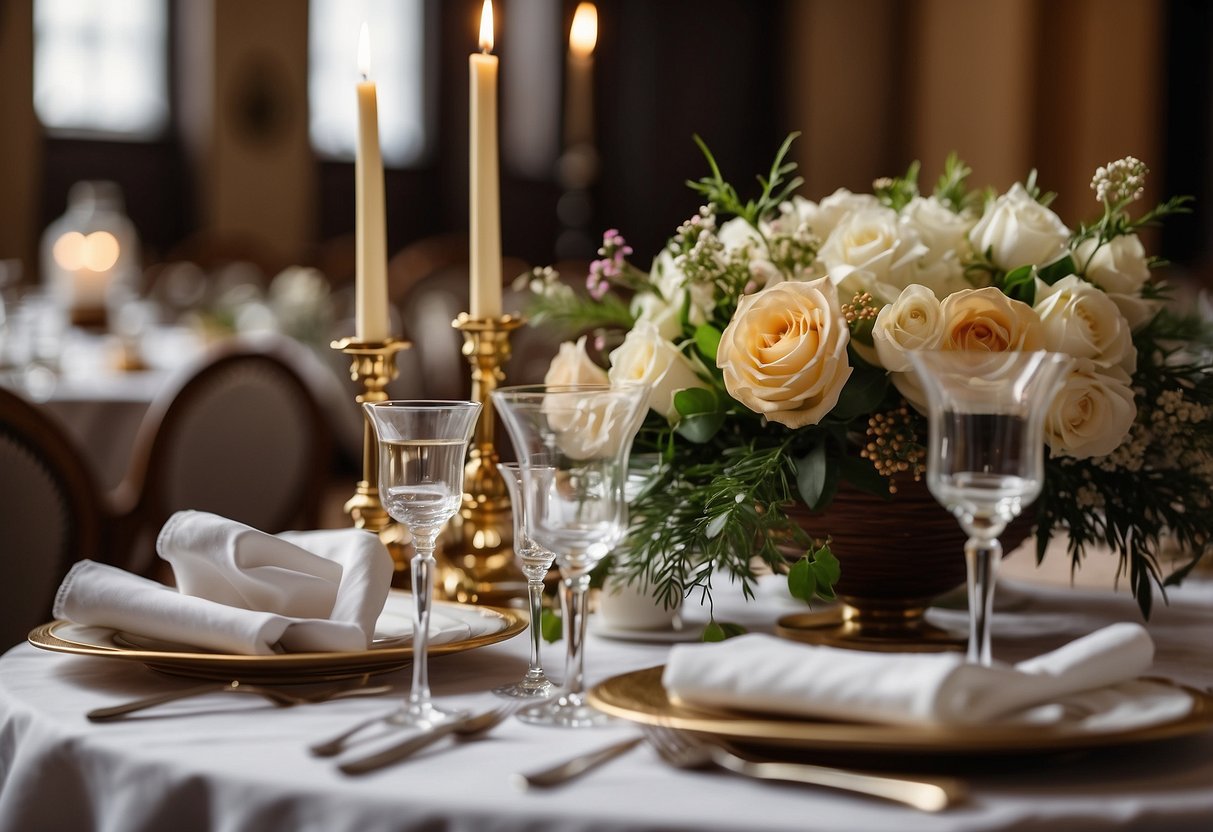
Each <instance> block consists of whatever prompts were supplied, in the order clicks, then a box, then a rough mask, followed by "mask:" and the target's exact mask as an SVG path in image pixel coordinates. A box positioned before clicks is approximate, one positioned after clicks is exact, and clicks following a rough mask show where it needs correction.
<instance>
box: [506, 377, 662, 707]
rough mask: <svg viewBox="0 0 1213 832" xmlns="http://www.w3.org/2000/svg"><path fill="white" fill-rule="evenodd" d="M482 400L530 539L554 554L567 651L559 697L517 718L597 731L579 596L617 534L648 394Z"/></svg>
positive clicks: (545, 393)
mask: <svg viewBox="0 0 1213 832" xmlns="http://www.w3.org/2000/svg"><path fill="white" fill-rule="evenodd" d="M492 395H493V401H494V402H495V403H496V405H497V407H498V411H499V412H500V413H501V415H502V418H503V419H504V421H505V426H506V429H507V430H508V431H509V434H510V438H511V439H512V440H513V442H514V448H515V450H516V451H517V452H518V460H519V462H520V463H521V467H522V479H523V485H524V487H525V490H526V495H525V501H526V503H527V520H528V523H529V526H530V534H531V537H532V538H533V539H534V540H535V542H536V543H538V544H539V545H540V546H543V547H544V548H546V549H550V550H551V551H553V552H555V553H556V563H557V564H558V565H559V567H560V576H561V589H562V592H561V600H562V602H563V609H564V637H565V644H566V645H567V650H568V652H567V654H566V662H565V681H564V686H563V687H562V688H561V689H560V692H559V694H558V695H556V696H555V697H553V698H552V699H549V700H547V701H546V702H543V703H540V704H537V705H533V706H530V707H528V708H526V709H524V710H523V711H521V712H519V715H518V716H519V718H520V719H522V720H524V721H526V722H531V723H538V724H543V725H561V726H565V727H571V728H583V727H588V726H593V725H598V724H601V723H603V722H605V721H607V719H608V717H607V716H606V715H605V714H602V713H600V712H598V711H595V710H594V709H593V708H591V707H590V706H589V705H587V704H586V702H585V677H584V670H585V661H584V659H585V656H584V652H583V647H584V644H585V623H586V613H587V610H586V593H587V591H588V590H589V586H590V571H591V570H592V569H593V568H594V567H595V566H596V565H597V564H598V562H599V561H600V560H602V558H603V557H604V556H605V555H606V554H607V553H609V552H610V551H611V550H612V549H613V548H614V547H615V544H616V543H618V542H619V540H620V539H622V537H623V535H624V533H625V532H626V531H627V499H626V497H625V494H624V486H625V483H626V480H627V470H628V453H629V451H630V450H631V446H632V439H633V438H634V437H635V436H636V431H637V430H639V428H640V422H641V420H642V419H643V418H644V414H645V409H646V406H647V403H648V395H649V388H648V387H646V386H645V385H640V384H627V385H616V386H611V385H605V384H586V385H567V386H546V385H534V386H529V387H503V388H501V389H499V390H495V391H493V394H492Z"/></svg>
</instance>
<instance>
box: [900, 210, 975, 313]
mask: <svg viewBox="0 0 1213 832" xmlns="http://www.w3.org/2000/svg"><path fill="white" fill-rule="evenodd" d="M901 221H902V223H903V224H905V225H907V226H909V227H910V228H911V229H912V230H913V231H914V233H915V234H916V235H917V236H918V239H919V240H921V241H922V244H923V245H924V246H925V251H924V252H923V254H922V256H921V257H920V258H919V259H918V262H917V263H916V264H915V265H916V267H917V272H916V273H915V276H914V281H915V282H916V283H920V284H922V285H924V286H927V287H929V288H930V289H931V290H932V291H933V292H935V296H936V297H938V298H943V297H947V296H948V295H950V294H952V293H953V292H958V291H960V290H961V289H968V288H971V287H970V285H969V283H968V281H966V280H965V275H964V265H963V261H964V258H965V255H966V254H967V253H968V251H969V249H970V246H969V238H968V234H969V229H971V228H972V227H973V222H974V221H973V218H972V217H968V216H965V215H963V214H957V213H956V212H955V211H953V210H952V209H950V208H948V207H947V206H946V205H944V204H943V203H942V202H940V201H939V200H938V199H936V198H935V197H933V196H931V197H925V198H924V197H920V196H916V197H914V198H913V199H912V200H910V203H909V204H908V205H907V206H906V207H905V208H903V209H902V211H901Z"/></svg>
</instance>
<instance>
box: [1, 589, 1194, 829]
mask: <svg viewBox="0 0 1213 832" xmlns="http://www.w3.org/2000/svg"><path fill="white" fill-rule="evenodd" d="M721 586H722V587H723V584H721ZM1013 589H1015V590H1016V591H1017V592H1018V596H1017V597H1018V600H1019V603H1017V604H1016V605H1014V608H1013V609H1011V610H1009V611H1006V612H1001V613H996V614H995V617H994V621H993V626H994V650H995V656H996V658H999V659H1001V660H1004V661H1010V662H1016V661H1021V660H1023V659H1026V658H1029V657H1030V656H1033V655H1038V654H1040V653H1043V652H1046V651H1048V650H1052V649H1055V648H1057V647H1058V646H1060V645H1062V644H1064V643H1066V642H1068V641H1072V640H1073V639H1075V638H1077V637H1078V636H1081V635H1083V634H1085V633H1088V632H1091V631H1093V630H1095V629H1098V628H1099V627H1102V626H1105V625H1107V624H1110V623H1113V622H1116V621H1124V620H1137V615H1136V613H1135V609H1136V607H1135V605H1134V604H1133V602H1132V600H1131V599H1129V598H1127V597H1123V596H1120V597H1116V596H1112V595H1111V594H1110V593H1105V592H1081V591H1071V590H1064V589H1039V588H1030V589H1025V587H1024V586H1023V585H1022V584H1021V585H1018V586H1015V587H1013ZM718 594H719V595H723V594H724V589H721V590H718ZM694 611H695V610H691V611H689V612H688V614H690V613H691V612H694ZM786 611H787V608H786V607H782V608H780V607H774V606H768V607H766V608H765V610H764V609H760V608H756V607H754V606H751V607H748V608H744V607H739V605H736V604H732V603H730V602H728V601H726V600H725V599H723V598H718V601H717V616H718V617H719V618H721V619H724V620H732V621H738V622H741V623H746V624H749V625H754V626H757V625H759V624H761V622H764V621H765V622H766V623H767V624H768V625H769V624H770V623H772V622H773V621H774V619H775V618H776V617H777V616H778V615H779V614H781V613H783V612H786ZM932 617H933V619H935V620H936V621H937V622H940V621H943V622H944V623H948V624H953V625H954V624H957V623H960V622H962V621H963V615H961V614H959V613H950V612H943V613H938V614H937V613H934V612H933V613H932ZM1148 628H1149V631H1150V634H1151V636H1152V638H1153V639H1154V641H1155V644H1156V645H1157V653H1156V656H1155V664H1154V668H1153V671H1152V672H1153V673H1155V674H1156V675H1160V676H1165V677H1169V678H1173V679H1176V680H1178V681H1181V682H1184V683H1187V684H1191V685H1193V686H1197V687H1201V688H1205V687H1208V686H1210V685H1213V657H1211V656H1210V650H1211V649H1213V648H1211V647H1210V645H1213V584H1207V583H1206V584H1204V585H1200V586H1193V587H1191V588H1184V589H1182V590H1180V591H1178V592H1173V593H1172V598H1171V606H1170V607H1164V606H1161V605H1160V606H1157V607H1156V609H1155V613H1154V616H1153V620H1152V621H1151V622H1150V623H1149V625H1148ZM668 650H669V648H668V646H664V645H646V644H635V643H623V642H613V641H607V640H605V639H602V638H598V637H595V636H594V635H591V636H590V638H589V641H588V644H587V647H586V659H587V670H588V674H589V679H588V681H589V682H591V683H593V682H595V681H597V680H600V679H603V678H606V677H607V676H611V675H614V674H617V673H621V672H625V671H628V670H632V669H637V668H641V667H648V666H652V665H656V664H660V663H662V662H664V661H665V658H666V655H667V653H668ZM526 651H527V646H526V640H525V638H522V637H519V638H515V639H513V640H511V641H508V642H505V643H502V644H499V645H494V646H492V647H488V648H484V649H481V650H476V651H471V652H468V653H464V654H460V655H454V656H446V657H440V658H436V659H435V660H434V662H433V663H432V665H431V668H430V671H431V673H430V675H431V682H432V684H433V686H434V692H435V695H436V696H437V697H438V698H439V699H440V700H441V701H443V702H446V703H450V704H456V705H462V706H466V707H474V708H483V707H488V706H492V705H493V704H496V703H497V702H498V701H500V700H495V699H494V698H493V697H492V696H491V695H490V694H488V693H485V691H486V690H487V689H489V688H491V687H492V686H494V685H497V684H500V683H503V682H508V681H512V680H514V679H515V678H517V677H518V676H519V675H520V674H521V673H522V671H523V670H524V669H525V666H526ZM562 651H563V645H555V646H549V647H547V648H546V650H545V653H544V658H545V662H546V663H547V664H548V665H549V666H550V667H551V668H552V669H553V670H554V671H559V669H560V667H561V656H562ZM383 678H386V679H389V680H391V681H392V682H394V683H396V684H397V685H398V686H399V687H400V689H401V690H402V691H403V690H406V689H407V685H408V671H407V670H405V671H398V672H396V673H393V674H390V675H388V676H386V677H383ZM192 684H194V682H192V681H189V680H173V679H169V678H166V677H162V676H157V675H156V674H153V673H151V672H149V671H147V670H144V669H143V668H141V667H139V666H137V665H133V664H131V665H128V664H126V663H124V662H114V661H106V660H102V659H92V658H79V657H72V656H59V655H53V654H49V653H45V652H43V651H40V650H37V649H36V648H33V647H30V646H28V645H27V646H21V647H18V648H16V649H14V650H12V651H11V652H9V653H8V654H7V655H6V656H5V657H4V658H3V659H0V772H2V773H3V783H2V785H0V829H4V830H9V829H12V830H18V829H20V830H27V829H30V830H33V829H99V830H123V832H144V830H159V829H173V830H180V832H191V830H204V829H223V830H257V832H274V831H275V830H292V832H295V831H296V830H326V832H328V831H329V830H334V831H339V830H360V832H363V831H365V832H378V831H379V830H385V831H386V830H427V832H428V830H451V832H481V831H482V830H491V831H492V832H512V830H552V832H556V830H559V832H615V831H616V830H620V832H621V831H622V830H654V831H656V830H662V832H666V831H667V830H696V832H716V831H717V830H719V831H720V832H724V830H729V832H734V830H743V829H744V830H757V831H759V832H765V831H766V830H771V832H774V830H788V832H792V831H793V830H794V831H795V832H813V831H814V830H847V832H865V831H866V830H872V832H876V830H879V832H887V830H890V829H895V830H897V832H918V830H930V831H931V832H951V830H957V831H958V832H959V830H1012V829H1014V830H1020V829H1032V830H1034V832H1036V831H1039V830H1065V831H1066V832H1068V830H1078V829H1081V830H1084V832H1085V831H1086V830H1105V829H1106V830H1163V832H1185V831H1186V830H1192V832H1197V830H1200V832H1207V830H1209V829H1213V789H1211V788H1210V783H1213V735H1210V734H1205V735H1202V736H1200V737H1194V738H1190V739H1188V740H1185V741H1182V742H1178V743H1163V744H1158V745H1148V746H1138V747H1130V748H1127V749H1124V750H1116V749H1104V750H1100V751H1098V752H1095V753H1092V754H1089V755H1083V756H1069V757H1066V758H1064V759H1061V760H1052V761H1050V762H1048V763H1040V762H1039V761H1031V762H1024V763H1022V764H1021V763H1016V762H1015V761H1013V760H1011V761H1005V760H1004V761H975V762H973V763H971V764H967V765H966V767H965V770H964V771H963V773H962V774H963V776H964V778H965V779H966V780H967V781H968V782H969V784H970V786H971V791H972V799H971V802H970V803H969V804H968V805H966V806H963V807H960V808H958V809H956V810H953V811H949V812H945V813H943V814H936V815H928V814H922V813H918V812H915V811H913V810H909V809H903V808H901V807H899V806H895V805H892V804H885V803H881V802H877V801H872V800H867V799H862V798H855V797H850V796H847V795H843V794H840V793H837V792H830V791H825V790H820V789H814V788H811V787H799V786H784V785H771V784H760V783H755V782H752V781H748V780H744V779H742V778H738V777H732V776H728V775H723V774H719V775H713V774H705V773H697V772H683V771H677V770H673V769H670V768H668V767H666V766H664V765H663V764H662V763H661V762H660V761H658V759H657V758H656V756H655V755H654V754H653V752H652V751H650V750H649V749H647V748H644V747H641V748H638V749H636V750H634V751H632V752H630V753H629V754H628V755H627V756H626V757H624V758H622V759H620V760H617V761H615V762H613V763H611V764H610V765H608V766H607V767H604V768H602V769H601V770H599V771H597V772H594V773H592V774H590V775H589V776H587V777H586V778H584V779H583V780H581V781H579V782H577V783H575V784H573V785H570V786H567V787H565V788H564V789H561V790H558V791H552V792H546V793H538V794H534V793H519V792H517V791H515V790H514V789H513V788H512V786H511V785H510V782H509V775H510V773H511V772H515V771H518V770H521V769H530V768H535V767H539V766H543V765H548V764H551V763H555V762H557V761H559V760H562V759H565V758H566V757H568V756H569V755H571V754H574V753H577V752H580V751H585V750H589V749H593V748H598V747H601V746H602V745H605V744H607V743H609V742H612V741H614V740H618V739H623V738H624V737H627V736H631V735H633V734H634V731H635V729H634V728H631V727H630V726H628V725H627V724H626V723H621V724H618V725H615V726H612V727H610V728H606V729H601V730H587V731H568V730H561V729H556V728H543V727H536V726H529V725H525V724H523V723H520V722H518V721H517V720H511V721H509V722H507V723H506V724H504V725H503V726H501V727H500V728H499V729H498V730H497V731H495V732H494V733H493V734H492V735H491V736H490V737H489V738H487V739H484V740H481V741H478V742H467V743H464V744H461V745H458V746H455V747H453V748H450V747H446V746H443V747H440V748H438V749H435V750H433V751H431V752H427V753H426V755H424V756H422V757H420V758H418V759H416V760H414V761H413V762H411V763H406V764H402V765H397V766H394V767H391V768H388V769H384V770H383V771H381V772H378V773H376V774H373V775H368V776H365V777H361V778H348V777H345V776H342V775H341V774H339V773H337V772H336V771H335V769H334V767H333V765H332V762H331V761H326V760H320V759H315V758H312V757H310V756H308V754H307V753H306V751H305V750H304V746H305V745H306V744H307V743H308V742H309V741H313V740H316V739H319V738H322V737H325V736H327V735H329V734H330V733H333V732H336V731H338V730H341V729H342V728H344V727H347V726H348V725H349V724H351V723H352V722H354V721H356V720H358V719H359V718H363V717H367V716H370V715H372V714H376V713H383V712H385V711H387V710H388V709H389V707H390V704H391V703H389V702H385V701H383V700H381V699H375V700H358V699H349V700H343V701H337V702H331V703H328V704H325V705H316V706H304V707H297V708H291V709H286V710H278V709H275V708H273V707H272V706H269V705H267V704H265V703H264V702H262V701H261V700H259V699H257V698H254V697H236V696H230V695H226V696H222V695H219V696H215V697H213V698H212V699H208V700H201V701H199V700H194V701H192V702H190V701H186V702H181V703H177V704H176V705H173V706H166V708H165V709H164V710H162V711H160V712H158V715H155V716H153V715H151V713H149V714H148V715H147V716H144V717H141V718H132V719H127V720H125V721H119V722H114V723H108V724H100V725H92V724H90V723H88V722H87V721H86V720H85V718H84V713H85V711H87V710H88V709H90V708H94V707H99V706H102V705H109V704H114V703H116V702H118V701H120V700H123V699H125V698H127V697H131V696H137V695H142V694H147V693H152V692H155V691H159V690H164V689H166V688H172V687H174V686H178V687H186V686H189V685H192ZM186 713H188V714H189V715H188V716H184V715H181V714H186ZM173 714H177V716H173ZM990 762H993V763H994V765H990V764H989V763H990Z"/></svg>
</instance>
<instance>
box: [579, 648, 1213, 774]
mask: <svg viewBox="0 0 1213 832" xmlns="http://www.w3.org/2000/svg"><path fill="white" fill-rule="evenodd" d="M664 669H665V668H664V667H660V666H659V667H650V668H647V669H645V670H637V671H633V672H631V673H624V674H622V675H619V676H614V677H612V678H610V679H607V680H606V681H604V682H602V683H601V684H599V685H597V686H596V687H594V688H593V690H591V691H590V693H589V701H590V703H591V704H592V705H594V707H596V708H598V709H599V710H601V711H604V712H606V713H608V714H610V715H611V716H616V717H620V718H622V719H627V720H631V721H632V722H639V723H642V724H648V725H664V726H666V727H669V728H680V729H683V730H687V731H694V732H697V733H701V734H706V735H711V736H712V737H714V738H717V739H719V740H722V741H725V742H729V743H734V744H739V745H745V746H759V747H766V748H778V749H782V750H798V751H812V752H828V753H844V754H847V755H860V756H863V755H885V756H887V755H892V756H902V757H904V756H906V755H931V756H970V755H976V754H982V755H1014V754H1045V753H1054V752H1062V751H1079V750H1085V749H1089V748H1098V747H1103V746H1111V745H1124V744H1131V743H1139V742H1148V741H1155V740H1163V739H1169V738H1173V737H1183V736H1188V735H1191V734H1198V733H1200V732H1202V731H1208V730H1210V729H1213V697H1210V696H1209V695H1207V694H1204V693H1201V692H1200V691H1197V690H1194V689H1192V688H1187V687H1182V686H1179V685H1173V684H1172V683H1168V682H1159V684H1165V685H1169V686H1170V687H1172V688H1174V689H1175V690H1176V691H1182V692H1184V693H1186V694H1187V695H1188V696H1190V697H1191V699H1192V707H1191V708H1190V709H1189V710H1188V712H1187V714H1186V715H1184V716H1182V717H1177V718H1174V719H1170V720H1166V721H1162V722H1157V723H1152V724H1149V725H1141V726H1137V727H1133V728H1125V729H1120V730H1117V729H1107V730H1100V731H1096V730H1087V729H1077V728H1065V727H1061V728H1054V727H1031V728H1025V727H1024V726H1018V727H1014V726H996V725H989V726H982V725H976V726H974V725H967V726H963V727H927V726H903V725H877V724H869V723H850V722H833V721H816V720H809V719H798V718H783V717H775V716H766V715H760V714H752V713H741V712H726V711H706V710H700V709H697V708H690V707H687V706H685V705H681V704H677V703H675V702H672V701H671V700H670V698H669V696H668V695H667V694H666V691H665V688H664V687H662V684H661V674H662V671H663V670H664ZM1155 681H1157V680H1155Z"/></svg>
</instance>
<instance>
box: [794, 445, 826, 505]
mask: <svg viewBox="0 0 1213 832" xmlns="http://www.w3.org/2000/svg"><path fill="white" fill-rule="evenodd" d="M828 476H829V470H828V462H827V460H826V446H825V443H824V442H821V443H818V444H816V445H814V446H813V447H812V448H811V449H810V450H809V452H808V453H807V454H805V455H804V456H802V457H801V458H800V459H798V460H796V490H797V491H799V492H800V499H802V500H804V504H805V505H806V506H808V507H809V508H816V507H817V504H818V503H820V502H821V498H822V496H823V495H824V494H825V491H826V479H827V478H828Z"/></svg>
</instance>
